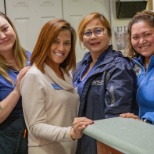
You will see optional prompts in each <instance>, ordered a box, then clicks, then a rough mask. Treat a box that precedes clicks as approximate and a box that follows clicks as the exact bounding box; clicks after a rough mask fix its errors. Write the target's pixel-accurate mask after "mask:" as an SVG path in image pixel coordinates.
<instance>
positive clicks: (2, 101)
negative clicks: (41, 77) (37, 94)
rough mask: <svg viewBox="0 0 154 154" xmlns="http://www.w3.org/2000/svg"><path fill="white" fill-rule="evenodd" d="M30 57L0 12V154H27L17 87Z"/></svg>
mask: <svg viewBox="0 0 154 154" xmlns="http://www.w3.org/2000/svg"><path fill="white" fill-rule="evenodd" d="M30 55H31V54H30V52H27V51H25V50H24V49H23V48H22V47H21V45H20V42H19V38H18V35H17V32H16V30H15V27H14V25H13V23H12V22H11V20H10V19H9V18H8V17H7V16H6V15H5V14H3V13H2V12H0V154H27V135H26V126H25V122H24V118H23V111H22V100H21V97H20V91H19V86H20V81H21V79H22V77H23V76H24V75H25V73H26V72H27V71H28V69H29V67H25V66H27V65H28V64H29V57H30ZM24 67H25V68H24Z"/></svg>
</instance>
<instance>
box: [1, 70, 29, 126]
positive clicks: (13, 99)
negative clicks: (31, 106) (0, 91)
mask: <svg viewBox="0 0 154 154" xmlns="http://www.w3.org/2000/svg"><path fill="white" fill-rule="evenodd" d="M28 69H29V67H25V68H23V69H22V70H21V71H20V73H19V74H18V76H17V80H16V86H15V88H14V90H13V91H12V92H11V93H10V94H9V95H8V96H7V97H6V98H5V99H4V100H2V101H1V102H0V124H1V123H2V122H3V121H4V120H5V119H6V118H7V117H8V116H9V115H10V113H11V112H12V110H13V109H14V107H15V106H16V104H17V102H18V100H19V98H20V91H19V85H20V81H21V79H22V78H23V76H24V75H25V74H26V72H27V71H28Z"/></svg>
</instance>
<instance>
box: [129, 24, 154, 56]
mask: <svg viewBox="0 0 154 154" xmlns="http://www.w3.org/2000/svg"><path fill="white" fill-rule="evenodd" d="M131 43H132V46H133V48H134V50H135V51H136V52H137V53H139V54H141V55H142V56H143V57H145V58H146V59H150V57H151V56H152V55H153V54H154V27H151V26H150V25H149V24H148V23H147V22H145V21H139V22H137V23H135V24H133V25H132V28H131Z"/></svg>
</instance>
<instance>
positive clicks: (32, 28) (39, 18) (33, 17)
mask: <svg viewBox="0 0 154 154" xmlns="http://www.w3.org/2000/svg"><path fill="white" fill-rule="evenodd" d="M5 1H6V13H7V15H8V16H9V17H10V18H11V20H12V21H13V23H14V24H15V27H16V29H17V31H18V35H19V38H20V41H21V44H22V46H23V47H24V48H25V49H26V50H29V51H33V48H34V45H35V43H36V40H37V37H38V34H39V32H40V30H41V28H42V26H43V25H44V23H45V22H47V21H48V20H50V19H52V18H56V17H62V4H61V0H39V1H38V0H5Z"/></svg>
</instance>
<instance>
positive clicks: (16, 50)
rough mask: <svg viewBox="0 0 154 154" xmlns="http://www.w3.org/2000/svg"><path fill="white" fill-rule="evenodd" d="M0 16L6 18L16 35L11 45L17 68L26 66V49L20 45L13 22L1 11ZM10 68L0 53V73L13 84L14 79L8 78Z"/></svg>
mask: <svg viewBox="0 0 154 154" xmlns="http://www.w3.org/2000/svg"><path fill="white" fill-rule="evenodd" d="M0 16H1V17H3V18H4V19H6V20H7V21H8V22H9V24H10V25H11V27H12V28H13V30H14V32H15V35H16V41H15V43H14V46H13V54H14V57H15V59H16V62H17V65H18V67H19V69H22V68H23V67H25V66H26V59H27V55H26V51H25V49H23V48H22V46H21V45H20V41H19V37H18V34H17V31H16V29H15V26H14V25H13V23H12V22H11V20H10V19H9V18H8V17H7V16H6V15H5V14H4V13H2V12H0ZM10 68H13V66H11V65H10V64H9V63H8V62H7V60H6V59H5V58H4V56H2V55H1V54H0V74H1V75H2V76H3V77H4V78H5V79H6V80H8V81H10V82H11V83H12V84H14V81H13V80H12V79H11V78H10V76H9V75H8V70H9V69H10Z"/></svg>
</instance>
